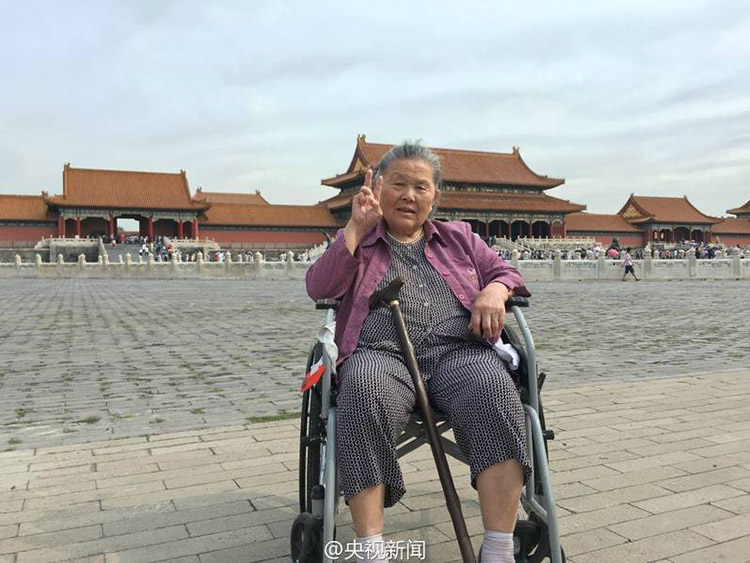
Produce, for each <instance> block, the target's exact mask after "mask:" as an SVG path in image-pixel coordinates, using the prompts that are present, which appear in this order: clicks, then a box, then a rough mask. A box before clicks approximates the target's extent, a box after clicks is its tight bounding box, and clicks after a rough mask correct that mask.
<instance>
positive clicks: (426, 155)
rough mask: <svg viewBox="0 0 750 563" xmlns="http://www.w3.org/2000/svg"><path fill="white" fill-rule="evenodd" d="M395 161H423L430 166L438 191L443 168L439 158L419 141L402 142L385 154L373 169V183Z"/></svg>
mask: <svg viewBox="0 0 750 563" xmlns="http://www.w3.org/2000/svg"><path fill="white" fill-rule="evenodd" d="M397 160H423V161H424V162H426V163H427V164H429V165H430V166H432V181H433V182H434V184H435V189H437V190H440V183H441V182H442V181H443V166H442V164H441V163H440V157H439V156H438V155H436V154H435V153H434V152H432V151H431V150H430V149H428V148H427V147H425V146H424V145H422V144H421V141H404V142H403V143H401V144H400V145H396V146H395V147H393V148H392V149H391V150H389V151H388V152H387V153H385V156H384V157H383V158H381V159H380V163H379V164H378V167H377V168H376V169H375V174H374V178H373V181H377V179H378V177H379V176H385V173H386V172H387V171H388V167H389V166H390V165H391V164H392V163H393V162H395V161H397Z"/></svg>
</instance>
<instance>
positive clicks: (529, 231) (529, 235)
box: [526, 223, 531, 238]
mask: <svg viewBox="0 0 750 563" xmlns="http://www.w3.org/2000/svg"><path fill="white" fill-rule="evenodd" d="M526 224H527V225H528V226H529V230H528V233H529V234H528V235H527V236H528V237H529V238H531V223H526Z"/></svg>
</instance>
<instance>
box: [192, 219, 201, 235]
mask: <svg viewBox="0 0 750 563" xmlns="http://www.w3.org/2000/svg"><path fill="white" fill-rule="evenodd" d="M193 238H194V239H195V240H198V238H200V236H199V234H198V219H193Z"/></svg>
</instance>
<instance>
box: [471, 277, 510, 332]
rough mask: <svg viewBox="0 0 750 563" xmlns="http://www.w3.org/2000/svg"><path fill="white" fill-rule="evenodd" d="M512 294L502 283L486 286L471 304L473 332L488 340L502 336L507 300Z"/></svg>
mask: <svg viewBox="0 0 750 563" xmlns="http://www.w3.org/2000/svg"><path fill="white" fill-rule="evenodd" d="M510 296H511V292H510V290H509V289H508V288H507V287H506V286H504V285H503V284H502V283H491V284H489V285H488V286H487V287H485V288H484V289H483V290H482V291H481V292H480V293H479V295H477V298H476V299H475V300H474V304H473V305H472V306H471V322H470V323H469V329H470V330H471V332H473V333H474V334H476V335H477V336H480V337H484V338H486V339H487V340H494V339H495V338H497V337H498V336H500V332H501V331H502V330H503V327H504V326H505V302H506V301H507V300H508V299H509V298H510Z"/></svg>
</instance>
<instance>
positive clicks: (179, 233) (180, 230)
mask: <svg viewBox="0 0 750 563" xmlns="http://www.w3.org/2000/svg"><path fill="white" fill-rule="evenodd" d="M177 238H185V231H184V230H183V228H182V221H177Z"/></svg>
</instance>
